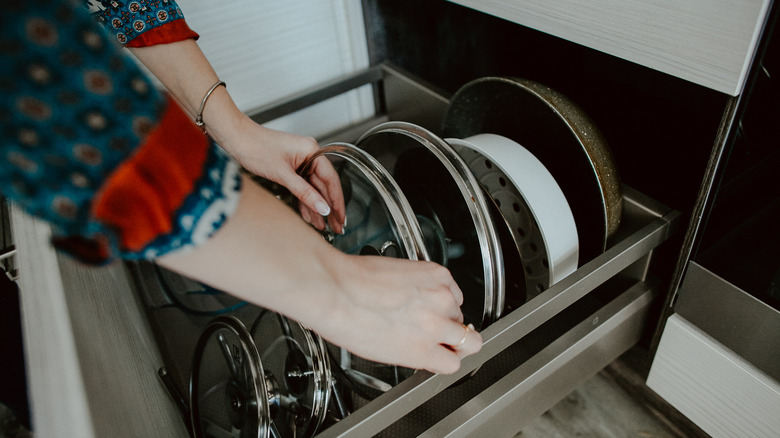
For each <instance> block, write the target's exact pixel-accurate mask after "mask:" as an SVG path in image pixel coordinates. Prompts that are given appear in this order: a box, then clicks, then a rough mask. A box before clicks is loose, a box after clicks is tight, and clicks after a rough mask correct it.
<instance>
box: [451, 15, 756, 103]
mask: <svg viewBox="0 0 780 438" xmlns="http://www.w3.org/2000/svg"><path fill="white" fill-rule="evenodd" d="M451 1H453V2H454V3H459V4H462V5H464V6H468V7H470V8H473V9H477V10H479V11H483V12H486V13H488V14H491V15H495V16H498V17H501V18H504V19H506V20H510V21H514V22H516V23H519V24H522V25H524V26H527V27H531V28H534V29H537V30H540V31H542V32H546V33H549V34H552V35H555V36H558V37H561V38H564V39H567V40H570V41H573V42H575V43H578V44H582V45H585V46H588V47H591V48H594V49H596V50H600V51H603V52H606V53H609V54H611V55H615V56H617V57H620V58H623V59H627V60H629V61H632V62H636V63H638V64H641V65H644V66H646V67H650V68H653V69H655V70H659V71H662V72H664V73H668V74H671V75H673V76H677V77H680V78H682V79H685V80H688V81H691V82H694V83H697V84H700V85H703V86H705V87H709V88H712V89H715V90H717V91H721V92H723V93H726V94H730V95H737V94H740V92H741V90H742V87H743V84H744V81H745V74H746V71H747V68H748V64H749V60H750V59H752V56H753V53H754V51H755V45H756V39H757V35H758V34H759V32H760V30H761V27H762V26H763V22H764V18H765V15H766V11H767V8H768V6H769V3H770V2H769V0H740V1H733V0H688V1H677V0H652V1H645V0H591V1H582V0H559V1H555V2H550V1H544V0H451Z"/></svg>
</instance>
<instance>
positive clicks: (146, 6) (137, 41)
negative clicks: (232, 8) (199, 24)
mask: <svg viewBox="0 0 780 438" xmlns="http://www.w3.org/2000/svg"><path fill="white" fill-rule="evenodd" d="M83 1H85V3H86V6H87V8H88V9H89V11H90V13H92V15H93V16H94V17H95V18H96V19H97V21H98V22H99V23H101V24H102V25H103V27H105V28H106V30H107V31H108V32H109V34H110V35H112V36H113V37H114V38H115V39H116V41H118V42H119V43H120V44H122V45H124V46H126V47H146V46H152V45H155V44H166V43H173V42H176V41H181V40H185V39H190V38H192V39H198V34H197V33H195V32H194V31H193V30H192V29H190V28H189V26H188V25H187V22H186V21H185V20H184V14H182V12H181V9H180V8H179V5H177V4H176V2H175V1H174V0H129V1H128V0H83Z"/></svg>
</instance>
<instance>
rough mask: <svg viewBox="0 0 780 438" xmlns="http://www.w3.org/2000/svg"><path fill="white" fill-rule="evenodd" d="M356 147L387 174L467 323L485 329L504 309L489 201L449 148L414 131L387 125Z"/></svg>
mask: <svg viewBox="0 0 780 438" xmlns="http://www.w3.org/2000/svg"><path fill="white" fill-rule="evenodd" d="M356 145H357V146H358V147H359V148H361V149H363V150H365V151H366V152H368V153H369V154H371V155H372V156H373V157H374V158H376V159H377V160H378V161H379V163H380V164H381V165H382V166H383V167H384V168H385V169H387V171H388V172H390V174H391V175H392V177H393V179H395V181H396V182H397V183H398V186H399V187H400V189H401V190H402V191H403V194H404V195H405V196H406V198H407V199H408V201H409V203H410V205H411V207H412V209H413V210H414V214H415V217H416V219H417V221H418V222H419V223H420V224H421V225H422V228H423V230H424V233H423V234H424V237H425V240H426V244H427V248H428V251H429V254H430V255H431V260H433V261H435V262H439V263H442V264H444V265H445V266H447V267H448V268H449V269H450V271H451V272H452V275H453V277H454V278H455V280H456V282H457V283H458V285H459V286H460V287H461V289H462V290H463V293H464V304H463V306H462V310H463V313H464V317H465V318H466V322H467V323H468V322H471V323H473V324H474V325H475V326H477V327H478V328H480V329H481V328H484V327H485V326H487V325H489V324H490V323H492V322H493V321H495V320H496V319H498V318H499V317H500V316H501V312H502V310H503V308H504V263H503V257H502V253H501V245H500V241H499V238H498V235H497V232H496V228H495V226H494V224H493V221H492V219H491V217H490V213H489V206H488V201H487V200H486V199H485V195H484V194H483V192H482V189H481V188H480V185H479V183H478V182H477V180H476V179H475V178H474V176H473V174H472V173H471V170H470V169H469V167H468V165H467V164H466V163H465V162H464V161H463V159H462V158H461V157H460V156H459V155H458V154H457V153H456V152H455V151H454V150H453V149H452V147H450V145H449V144H447V142H445V141H444V140H442V139H441V138H439V137H437V136H436V135H434V134H433V133H431V132H429V131H427V130H425V129H424V128H421V127H419V126H417V125H413V124H410V123H404V122H388V123H384V124H381V125H379V126H377V127H375V128H373V129H371V130H369V131H368V132H366V133H365V134H364V135H363V136H362V137H361V138H360V139H359V140H358V141H357V143H356Z"/></svg>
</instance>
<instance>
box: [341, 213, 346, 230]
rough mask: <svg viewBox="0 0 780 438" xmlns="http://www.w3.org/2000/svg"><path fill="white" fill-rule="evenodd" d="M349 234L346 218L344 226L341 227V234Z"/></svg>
mask: <svg viewBox="0 0 780 438" xmlns="http://www.w3.org/2000/svg"><path fill="white" fill-rule="evenodd" d="M346 232H347V217H346V216H344V224H343V225H342V226H341V234H344V233H346Z"/></svg>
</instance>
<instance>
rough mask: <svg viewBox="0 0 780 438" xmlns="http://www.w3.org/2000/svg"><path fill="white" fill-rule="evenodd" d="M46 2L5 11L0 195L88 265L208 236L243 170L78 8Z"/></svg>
mask: <svg viewBox="0 0 780 438" xmlns="http://www.w3.org/2000/svg"><path fill="white" fill-rule="evenodd" d="M40 3H41V2H40V1H35V0H30V1H26V2H17V3H15V4H14V7H13V8H11V9H7V10H4V12H3V14H2V15H1V16H0V89H2V92H0V130H1V131H2V132H3V135H2V136H0V190H2V192H3V194H4V195H5V196H6V197H8V198H9V199H11V200H12V201H14V202H15V203H17V204H18V205H20V206H21V207H23V208H24V209H25V210H26V211H28V212H29V213H31V214H33V215H35V216H37V217H40V218H42V219H44V220H46V221H48V222H49V223H51V224H52V226H53V230H54V234H55V236H56V237H55V238H54V244H55V246H57V247H58V248H60V249H63V250H66V251H67V252H69V253H71V254H73V255H76V256H77V257H78V258H79V259H81V260H83V261H85V262H88V263H93V264H101V263H105V262H107V261H110V260H112V259H115V258H117V257H122V258H128V259H137V258H154V257H157V256H159V255H162V254H165V253H168V252H171V251H176V250H181V249H184V248H187V247H190V246H193V245H197V244H199V243H201V242H203V241H205V240H206V239H208V238H209V236H211V234H212V233H214V232H215V231H216V230H217V229H218V228H219V227H220V226H221V225H222V224H223V223H224V222H225V220H226V218H227V217H229V216H230V215H231V214H232V212H233V211H234V209H235V207H236V205H237V202H238V197H239V193H240V181H241V179H240V175H239V168H238V166H237V165H236V164H235V163H234V162H233V161H232V160H231V159H230V158H229V157H228V156H227V155H226V154H225V153H224V152H222V150H221V149H220V148H219V147H218V146H216V145H215V144H214V143H213V142H212V141H211V140H209V138H208V137H207V136H206V135H204V134H203V132H202V131H200V129H198V128H197V126H195V124H194V122H193V121H192V120H191V119H190V118H189V117H188V116H187V115H186V114H185V112H184V111H183V110H182V109H181V108H180V107H179V106H178V105H177V104H176V103H175V101H174V100H173V98H171V97H170V96H168V95H167V94H165V93H163V92H160V91H159V90H157V89H156V88H155V87H154V85H153V84H152V83H151V82H150V80H149V79H148V78H147V77H146V76H145V75H144V74H143V73H142V72H141V71H140V70H139V68H138V66H137V65H136V64H135V62H133V60H132V59H131V58H130V55H129V54H128V53H126V52H125V51H124V50H122V49H121V48H120V47H119V46H117V45H116V44H113V43H112V42H111V41H110V40H109V39H108V37H107V35H106V34H105V32H102V31H101V30H100V29H99V27H98V26H97V25H96V24H95V22H94V20H93V19H92V17H90V15H89V14H88V13H87V12H86V11H85V10H84V9H83V8H79V7H73V6H72V2H71V1H69V0H48V1H46V2H45V3H46V5H49V6H51V7H41V4H40Z"/></svg>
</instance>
